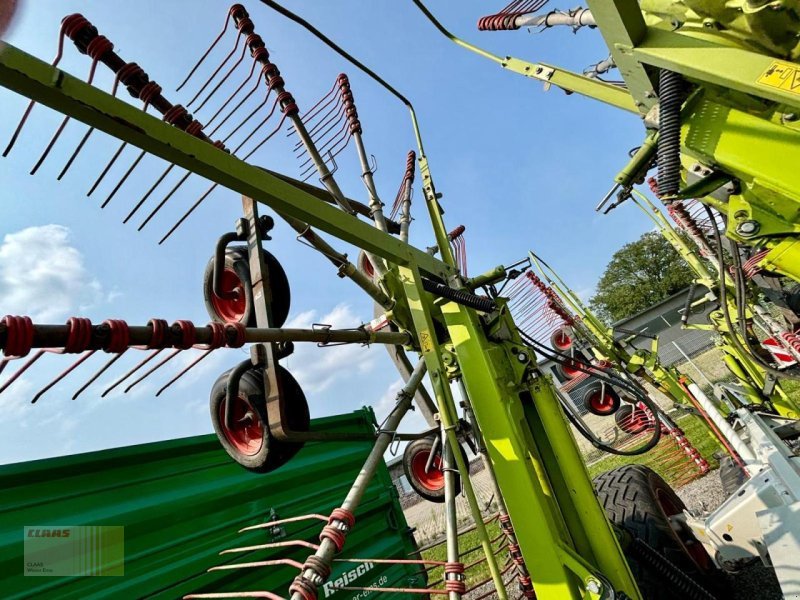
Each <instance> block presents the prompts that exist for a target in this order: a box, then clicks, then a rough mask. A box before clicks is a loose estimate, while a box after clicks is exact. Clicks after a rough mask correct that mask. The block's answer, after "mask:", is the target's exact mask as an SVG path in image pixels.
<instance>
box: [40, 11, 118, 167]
mask: <svg viewBox="0 0 800 600" xmlns="http://www.w3.org/2000/svg"><path fill="white" fill-rule="evenodd" d="M75 22H76V23H77V25H78V26H70V27H68V28H67V29H66V30H65V33H66V35H67V36H68V37H69V38H70V39H71V40H72V41H73V42H74V41H75V40H76V39H77V37H78V34H79V33H80V32H82V31H83V30H84V29H85V28H86V27H87V26H89V27H91V26H92V24H91V23H89V21H87V20H86V19H84V18H83V17H80V18H76V19H75ZM62 39H63V38H62ZM113 49H114V44H112V43H111V41H110V40H109V39H108V38H106V37H105V36H103V35H97V36H95V37H94V38H93V39H92V40H91V41H90V42H89V43H88V44H87V45H86V50H85V53H86V54H88V55H89V57H90V58H91V59H92V65H91V67H90V68H89V77H88V78H87V80H86V83H88V84H90V85H91V83H92V81H94V74H95V71H96V69H97V62H98V61H99V60H100V59H101V58H102V57H103V56H105V55H106V54H107V53H108V52H110V51H112V50H113ZM78 50H79V51H82V52H83V50H81V48H80V46H79V47H78ZM69 120H70V117H69V116H65V117H64V119H63V120H62V121H61V124H60V125H59V126H58V129H56V132H55V133H54V134H53V137H52V138H51V139H50V142H49V143H48V144H47V146H46V147H45V149H44V152H42V155H41V156H40V157H39V160H37V161H36V164H35V165H34V166H33V168H32V169H31V172H30V174H31V175H34V174H35V173H36V171H38V170H39V167H40V166H42V163H44V161H45V159H46V158H47V156H48V155H49V154H50V150H52V149H53V146H54V145H55V143H56V141H58V138H59V137H61V134H62V132H63V131H64V128H65V127H66V126H67V123H68V122H69ZM90 131H91V130H90Z"/></svg>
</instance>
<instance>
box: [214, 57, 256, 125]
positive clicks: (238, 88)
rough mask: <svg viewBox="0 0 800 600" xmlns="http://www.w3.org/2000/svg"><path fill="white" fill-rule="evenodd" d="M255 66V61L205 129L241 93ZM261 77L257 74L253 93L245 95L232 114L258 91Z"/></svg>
mask: <svg viewBox="0 0 800 600" xmlns="http://www.w3.org/2000/svg"><path fill="white" fill-rule="evenodd" d="M257 64H258V63H257V62H256V61H253V66H252V67H250V72H249V73H248V74H247V77H246V78H245V80H244V81H242V83H240V84H239V87H237V88H236V89H235V90H234V92H233V93H232V94H231V95H230V96H228V99H227V100H225V102H223V103H222V105H221V106H220V107H219V108H218V109H217V112H215V113H214V114H213V115H212V117H211V118H210V119H209V120H208V121H207V122H206V127H208V126H210V125H211V123H213V122H214V119H216V118H217V117H218V116H219V115H220V113H221V112H222V111H223V110H225V108H226V107H227V106H228V104H230V103H231V101H232V100H233V99H234V98H235V97H236V96H237V95H238V94H239V92H241V91H242V89H243V88H244V86H245V85H247V82H248V81H250V78H251V77H252V76H253V73H254V72H255V70H256V65H257ZM262 76H263V73H259V74H258V78H257V79H256V85H255V88H254V89H253V91H251V92H250V93H249V94H247V95H246V96H245V97H244V98H243V99H242V101H241V102H239V104H237V105H236V107H235V108H234V109H233V112H236V109H238V108H239V107H240V106H241V105H242V103H244V101H246V100H247V99H248V98H249V97H250V96H251V95H252V94H253V93H254V92H255V91H256V90H257V89H258V87H259V85H260V84H261V77H262ZM210 135H213V132H212V133H211V134H210Z"/></svg>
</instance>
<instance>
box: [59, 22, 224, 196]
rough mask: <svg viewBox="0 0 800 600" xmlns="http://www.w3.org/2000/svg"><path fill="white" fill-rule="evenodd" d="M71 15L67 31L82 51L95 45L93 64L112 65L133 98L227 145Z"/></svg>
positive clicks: (87, 24)
mask: <svg viewBox="0 0 800 600" xmlns="http://www.w3.org/2000/svg"><path fill="white" fill-rule="evenodd" d="M71 18H73V21H72V23H73V26H71V27H70V28H68V29H66V30H65V34H66V35H67V36H68V37H69V38H70V39H71V40H72V41H73V42H74V43H75V45H76V46H77V48H78V50H79V51H80V52H81V53H83V54H87V53H89V48H92V49H93V50H92V54H90V56H92V59H93V67H94V66H96V63H97V62H102V63H103V64H105V65H106V66H107V67H109V68H110V69H111V70H112V71H113V72H114V73H115V75H117V77H118V79H119V81H120V82H122V83H123V85H125V86H126V87H127V89H128V91H129V93H130V94H131V95H132V96H133V97H134V98H140V99H141V100H142V101H143V102H144V103H145V110H146V109H147V107H148V106H153V107H154V108H155V109H156V110H157V111H158V112H159V113H161V114H162V115H163V119H164V121H166V122H167V123H169V124H170V125H173V126H175V127H178V128H179V129H181V130H183V131H186V132H187V133H188V134H190V135H193V136H195V137H197V138H199V139H201V140H203V141H205V142H208V143H213V145H214V146H216V147H217V148H220V149H222V150H224V149H225V148H224V144H222V143H221V142H212V140H211V139H210V138H209V137H208V136H206V135H205V134H204V133H203V125H202V123H200V122H199V121H196V120H194V118H193V117H192V116H191V115H190V114H189V113H188V111H187V110H186V109H185V108H184V107H183V106H181V105H179V104H176V105H173V104H172V103H170V102H169V101H168V100H167V99H166V98H165V97H164V96H163V95H162V94H161V91H162V89H161V86H159V85H158V84H157V83H155V82H154V81H150V79H149V77H148V75H147V73H145V72H144V70H142V69H141V68H139V67H138V66H136V65H135V63H127V62H125V61H124V60H123V59H122V58H120V56H119V55H118V54H116V52H114V49H113V44H111V42H109V41H108V40H107V39H106V38H105V37H104V36H101V35H99V34H98V32H97V28H96V27H94V26H93V25H92V24H91V23H90V22H89V21H88V20H86V19H85V18H83V17H82V16H80V15H72V16H71ZM124 147H125V144H123V145H122V146H120V148H119V149H118V150H117V153H116V154H115V155H114V157H113V158H112V160H111V162H110V163H109V164H108V166H106V168H105V169H104V171H103V173H101V175H100V177H99V178H98V180H97V181H96V182H95V184H94V186H92V189H91V190H90V191H89V194H91V193H92V192H93V191H94V189H96V187H97V185H98V184H99V182H100V181H101V180H102V179H103V177H104V176H105V174H106V173H107V172H108V170H109V169H110V168H111V165H112V164H113V163H114V161H116V158H117V157H118V156H119V155H120V153H121V152H122V150H123V149H124ZM144 155H145V152H144V151H142V153H141V154H140V155H139V156H138V157H137V159H136V160H135V161H134V163H133V165H131V167H130V168H129V169H128V171H127V172H126V173H125V175H124V176H123V178H122V180H121V181H120V182H119V183H118V184H117V185H116V187H115V188H114V189H113V191H112V192H111V194H110V195H109V196H108V198H106V200H105V202H104V203H103V207H105V206H106V205H107V204H108V203H109V202H110V200H111V198H113V196H114V194H116V192H117V191H118V190H119V189H120V187H121V186H122V184H123V183H124V182H125V180H126V179H127V178H128V177H129V176H130V174H131V173H132V172H133V170H134V169H135V168H136V166H137V165H138V164H139V162H140V161H141V159H142V158H143V157H144Z"/></svg>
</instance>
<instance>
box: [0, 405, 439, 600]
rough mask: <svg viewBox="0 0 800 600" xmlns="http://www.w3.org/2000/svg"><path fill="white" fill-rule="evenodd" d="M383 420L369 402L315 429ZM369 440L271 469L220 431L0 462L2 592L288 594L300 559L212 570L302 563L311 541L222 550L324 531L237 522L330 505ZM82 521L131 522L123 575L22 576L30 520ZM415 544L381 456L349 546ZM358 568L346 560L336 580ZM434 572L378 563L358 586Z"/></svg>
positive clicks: (395, 548)
mask: <svg viewBox="0 0 800 600" xmlns="http://www.w3.org/2000/svg"><path fill="white" fill-rule="evenodd" d="M373 427H374V416H373V414H372V411H371V410H370V409H363V410H361V411H357V412H355V413H351V414H348V415H340V416H335V417H327V418H323V419H316V420H314V421H312V430H317V431H323V430H327V431H331V430H348V431H352V430H354V429H356V430H358V429H363V430H365V431H372V430H373ZM370 447H371V444H370V443H369V442H347V443H341V442H338V443H309V444H307V445H306V447H305V448H303V450H301V451H300V452H299V453H298V454H297V456H295V458H293V459H292V460H291V461H290V462H289V463H288V464H287V465H285V466H284V467H282V468H280V469H278V470H277V471H274V472H272V473H269V474H267V475H257V474H253V473H250V472H248V471H245V470H244V469H242V468H241V467H239V466H238V465H236V464H234V463H233V462H232V461H231V460H230V459H229V458H228V456H227V455H226V454H225V452H224V451H223V450H222V448H221V447H220V446H219V444H218V442H217V440H216V437H215V436H213V435H208V436H199V437H192V438H185V439H178V440H170V441H167V442H159V443H154V444H143V445H139V446H130V447H126V448H118V449H114V450H104V451H101V452H92V453H88V454H79V455H75V456H65V457H60V458H53V459H47V460H39V461H33V462H27V463H19V464H14V465H7V466H4V467H0V490H2V491H1V492H0V494H2V496H1V497H0V589H2V596H3V598H6V599H10V598H30V597H45V596H47V597H51V598H56V597H57V598H60V599H69V598H76V599H77V598H80V599H91V598H109V597H114V598H159V599H161V598H163V599H166V598H170V599H174V598H179V597H181V596H182V595H184V594H187V593H191V592H212V591H240V590H250V591H253V590H267V591H272V592H275V593H278V594H279V595H281V596H285V595H287V588H288V585H289V583H290V582H291V580H292V579H293V578H294V576H295V575H296V574H297V573H296V571H295V570H294V569H293V568H292V567H288V566H285V567H284V566H280V567H260V568H251V569H237V570H232V571H215V572H212V573H207V572H206V569H208V568H209V567H212V566H215V565H220V564H224V563H232V562H250V561H256V560H267V559H272V558H284V557H287V558H294V559H295V560H298V561H300V562H302V561H303V560H304V558H305V557H306V556H307V555H308V554H309V552H310V551H309V550H307V549H302V548H300V549H297V550H291V549H285V548H284V549H270V550H259V551H252V552H247V553H242V554H238V555H232V554H226V555H223V556H220V555H219V554H218V553H219V552H220V551H222V550H224V549H227V548H232V547H236V546H250V545H254V544H263V543H267V542H271V541H278V540H285V539H305V540H308V541H312V542H316V541H317V540H316V536H317V535H318V534H319V531H320V529H321V527H322V522H321V521H306V522H301V523H297V524H294V523H293V524H289V525H286V526H284V528H283V531H281V532H268V531H267V530H263V529H262V530H257V531H252V532H247V533H243V534H237V531H238V530H239V529H241V528H242V527H246V526H248V525H255V524H257V523H263V522H266V521H270V520H273V519H275V518H289V517H293V516H297V515H302V514H307V513H322V514H328V513H329V512H330V511H331V509H333V508H335V507H337V506H339V504H340V502H341V501H342V499H343V498H344V496H345V494H346V493H347V490H348V488H349V486H350V484H351V483H352V481H353V479H354V478H355V476H356V474H357V473H358V471H359V470H360V469H361V466H362V464H363V462H364V459H365V458H366V456H367V454H368V452H369V449H370ZM80 525H91V526H96V525H107V526H115V525H116V526H123V527H124V528H125V529H124V537H125V564H124V569H125V574H124V576H120V577H99V576H83V577H41V576H38V577H37V576H24V574H23V573H24V569H25V564H24V563H25V561H24V554H23V549H24V544H23V539H24V538H23V528H24V527H26V526H27V527H30V526H38V527H64V526H80ZM414 551H415V545H414V541H413V537H412V536H411V533H410V530H409V528H408V525H407V524H406V520H405V517H404V516H403V513H402V510H401V508H400V504H399V502H398V498H397V492H396V490H395V488H394V486H393V485H392V482H391V479H390V477H389V473H388V470H387V469H386V467H385V465H383V466H381V467H380V468H379V470H378V472H377V474H376V476H375V478H374V480H373V481H372V483H371V484H370V486H369V489H368V490H367V492H366V494H365V497H364V500H363V502H362V504H361V506H360V507H359V510H358V511H357V513H356V526H355V528H354V529H353V531H352V532H351V533H350V535H349V536H348V540H347V545H346V547H345V550H344V552H343V553H342V557H354V558H407V557H408V555H409V554H410V553H413V552H414ZM357 567H358V565H356V564H352V563H350V564H348V563H336V564H335V565H334V572H333V575H332V577H331V580H333V579H336V578H337V577H339V576H340V575H341V574H343V573H345V572H349V571H353V570H354V569H356V568H357ZM361 571H364V568H363V567H362V568H361ZM424 581H425V579H424V576H423V575H422V573H421V570H420V568H419V567H416V566H409V565H403V566H401V565H390V566H387V565H378V564H374V565H373V566H372V568H370V569H369V570H368V571H367V572H365V573H363V574H361V575H360V576H359V577H358V578H357V579H356V580H355V581H353V582H351V583H350V585H355V586H368V585H373V584H374V583H375V582H380V583H381V584H382V586H383V587H387V586H398V587H405V586H412V587H424ZM328 592H330V590H328ZM356 594H357V592H347V591H339V592H333V593H329V594H328V595H326V593H325V591H324V590H321V591H320V598H326V597H329V596H330V597H334V598H342V599H345V598H352V597H354V596H355V595H356ZM384 596H386V595H385V594H384V595H382V597H384ZM395 597H400V595H395Z"/></svg>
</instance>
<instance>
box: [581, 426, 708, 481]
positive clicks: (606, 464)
mask: <svg viewBox="0 0 800 600" xmlns="http://www.w3.org/2000/svg"><path fill="white" fill-rule="evenodd" d="M675 421H676V423H677V424H678V427H680V428H681V429H682V430H683V432H684V433H685V434H686V437H687V439H688V440H689V441H690V442H691V443H692V445H693V446H694V447H695V448H697V450H698V451H699V452H700V454H701V455H702V456H703V458H705V459H706V460H707V461H708V465H709V466H710V467H711V469H716V468H717V467H718V466H719V462H718V461H717V459H716V458H714V453H715V452H717V451H718V450H720V449H721V448H722V447H721V446H720V444H719V442H717V439H716V438H715V437H714V434H712V433H711V431H710V430H709V429H708V427H707V426H706V424H705V422H704V421H703V420H702V419H700V418H699V417H696V416H694V415H683V416H681V417H680V418H678V419H676V420H675ZM662 438H663V436H662ZM662 443H671V442H667V441H666V440H665V441H663V442H659V445H660V444H662ZM661 462H662V458H661V456H660V455H659V454H658V453H655V452H652V451H651V452H645V453H644V454H640V455H639V456H615V455H606V456H605V458H601V459H600V460H598V461H596V462H593V463H592V464H590V465H589V466H588V469H589V476H590V477H591V478H592V479H594V478H595V477H597V476H598V475H600V473H605V472H606V471H610V470H612V469H616V468H617V467H621V466H623V465H645V466H647V467H650V468H651V469H653V470H654V471H655V472H657V473H658V474H659V475H661V476H662V477H663V478H664V479H665V480H666V482H667V483H669V484H670V485H674V484H675V482H676V474H675V473H674V472H670V471H669V470H665V469H663V467H662V465H661V464H660V463H661Z"/></svg>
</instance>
